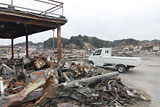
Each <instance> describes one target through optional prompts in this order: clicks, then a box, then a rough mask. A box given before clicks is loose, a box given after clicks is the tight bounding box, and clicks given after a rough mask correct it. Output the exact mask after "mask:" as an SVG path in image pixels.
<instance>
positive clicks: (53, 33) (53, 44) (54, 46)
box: [52, 29, 55, 50]
mask: <svg viewBox="0 0 160 107" xmlns="http://www.w3.org/2000/svg"><path fill="white" fill-rule="evenodd" d="M52 31H53V50H54V47H55V46H54V29H53V30H52Z"/></svg>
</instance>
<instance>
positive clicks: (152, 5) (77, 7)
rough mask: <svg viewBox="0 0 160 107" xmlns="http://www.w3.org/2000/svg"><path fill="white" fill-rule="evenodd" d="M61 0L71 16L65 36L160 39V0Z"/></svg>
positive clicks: (43, 35)
mask: <svg viewBox="0 0 160 107" xmlns="http://www.w3.org/2000/svg"><path fill="white" fill-rule="evenodd" d="M58 1H61V2H64V15H65V17H66V19H67V20H68V22H67V23H66V24H65V25H64V26H63V27H62V32H61V35H62V37H65V38H70V37H71V36H77V35H79V34H81V35H88V36H96V37H98V38H100V39H104V40H117V39H124V38H134V39H138V40H152V39H160V0H58ZM33 5H34V4H33ZM52 35H53V32H52V31H47V32H43V33H39V34H34V35H30V36H29V41H33V42H43V41H44V40H47V39H48V38H50V37H52ZM55 35H56V33H55ZM23 41H25V38H24V37H22V38H17V39H15V43H17V42H23ZM6 44H11V43H10V40H2V39H0V45H6Z"/></svg>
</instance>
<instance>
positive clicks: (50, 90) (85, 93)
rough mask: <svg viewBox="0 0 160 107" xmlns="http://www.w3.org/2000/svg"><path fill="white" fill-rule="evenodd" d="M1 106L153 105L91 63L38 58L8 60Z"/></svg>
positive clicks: (3, 68) (0, 70)
mask: <svg viewBox="0 0 160 107" xmlns="http://www.w3.org/2000/svg"><path fill="white" fill-rule="evenodd" d="M0 75H1V78H0V91H1V97H0V105H1V106H2V107H8V106H11V107H12V106H13V107H14V106H18V107H22V106H27V107H32V106H40V107H41V106H45V107H51V106H52V107H55V106H56V107H65V106H74V107H90V106H93V107H94V106H101V107H106V106H111V107H112V106H113V107H118V106H127V105H130V104H134V103H135V102H137V101H139V100H142V101H150V100H151V98H150V96H149V95H148V94H147V93H145V92H144V91H142V90H138V89H133V88H129V87H127V86H126V85H124V84H123V83H122V82H121V78H119V77H118V75H119V73H117V72H113V73H108V72H107V71H106V70H104V69H103V68H99V67H95V66H93V65H92V64H90V63H87V62H84V63H76V62H74V61H71V60H68V59H63V60H61V61H60V62H59V64H57V63H56V61H55V60H53V59H51V58H49V57H46V56H38V57H32V58H23V59H17V60H12V61H11V60H8V61H6V63H2V64H1V67H0Z"/></svg>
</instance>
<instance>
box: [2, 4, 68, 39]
mask: <svg viewBox="0 0 160 107" xmlns="http://www.w3.org/2000/svg"><path fill="white" fill-rule="evenodd" d="M59 3H60V2H59ZM0 4H1V3H0ZM2 4H3V3H2ZM5 5H7V7H1V5H0V38H4V39H11V38H17V37H21V36H26V35H31V34H34V33H39V32H43V31H47V30H51V29H55V28H57V27H58V26H62V25H64V24H65V23H66V22H67V19H66V18H65V17H64V16H63V15H61V14H60V15H57V16H54V15H53V14H47V11H44V13H43V11H42V12H41V11H39V12H37V10H36V12H35V10H32V11H22V10H21V8H24V7H21V8H20V9H19V8H16V6H15V7H14V6H13V8H10V5H8V4H5ZM61 5H63V3H60V4H58V5H57V6H61ZM51 9H54V8H51ZM26 10H27V9H26ZM30 10H31V9H30Z"/></svg>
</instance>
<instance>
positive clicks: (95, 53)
mask: <svg viewBox="0 0 160 107" xmlns="http://www.w3.org/2000/svg"><path fill="white" fill-rule="evenodd" d="M101 52H102V50H97V51H95V52H94V53H93V56H95V55H101Z"/></svg>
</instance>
